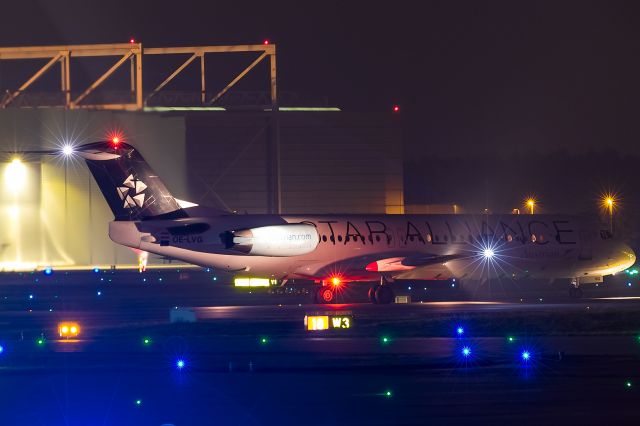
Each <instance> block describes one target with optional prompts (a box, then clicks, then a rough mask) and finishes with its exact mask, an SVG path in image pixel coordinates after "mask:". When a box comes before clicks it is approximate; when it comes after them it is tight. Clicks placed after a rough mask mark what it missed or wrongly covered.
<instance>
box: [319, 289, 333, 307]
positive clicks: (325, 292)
mask: <svg viewBox="0 0 640 426" xmlns="http://www.w3.org/2000/svg"><path fill="white" fill-rule="evenodd" d="M317 294H318V302H319V303H333V302H335V300H336V292H335V291H333V289H331V288H329V287H320V289H319V290H318V293H317Z"/></svg>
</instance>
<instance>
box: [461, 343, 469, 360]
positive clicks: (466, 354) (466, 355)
mask: <svg viewBox="0 0 640 426" xmlns="http://www.w3.org/2000/svg"><path fill="white" fill-rule="evenodd" d="M461 353H462V356H463V357H464V358H469V357H470V356H471V348H470V347H469V346H465V347H464V348H462V351H461Z"/></svg>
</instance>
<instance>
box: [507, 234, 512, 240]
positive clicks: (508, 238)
mask: <svg viewBox="0 0 640 426" xmlns="http://www.w3.org/2000/svg"><path fill="white" fill-rule="evenodd" d="M507 241H508V242H511V241H513V237H512V236H511V234H507Z"/></svg>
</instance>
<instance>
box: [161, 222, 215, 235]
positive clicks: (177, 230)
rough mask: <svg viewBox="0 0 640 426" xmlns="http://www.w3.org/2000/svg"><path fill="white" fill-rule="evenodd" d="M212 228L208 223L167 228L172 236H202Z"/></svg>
mask: <svg viewBox="0 0 640 426" xmlns="http://www.w3.org/2000/svg"><path fill="white" fill-rule="evenodd" d="M210 228H211V226H209V224H207V223H190V224H188V225H182V226H170V227H168V228H167V230H168V231H169V233H170V234H171V235H192V234H202V233H203V232H206V231H208V230H209V229H210Z"/></svg>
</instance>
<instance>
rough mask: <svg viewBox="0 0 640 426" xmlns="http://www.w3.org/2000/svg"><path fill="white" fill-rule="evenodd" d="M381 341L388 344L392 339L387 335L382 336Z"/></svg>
mask: <svg viewBox="0 0 640 426" xmlns="http://www.w3.org/2000/svg"><path fill="white" fill-rule="evenodd" d="M380 342H381V343H382V344H384V345H386V344H387V343H389V342H391V339H390V338H389V337H387V336H382V338H381V339H380Z"/></svg>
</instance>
